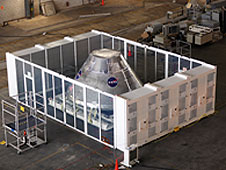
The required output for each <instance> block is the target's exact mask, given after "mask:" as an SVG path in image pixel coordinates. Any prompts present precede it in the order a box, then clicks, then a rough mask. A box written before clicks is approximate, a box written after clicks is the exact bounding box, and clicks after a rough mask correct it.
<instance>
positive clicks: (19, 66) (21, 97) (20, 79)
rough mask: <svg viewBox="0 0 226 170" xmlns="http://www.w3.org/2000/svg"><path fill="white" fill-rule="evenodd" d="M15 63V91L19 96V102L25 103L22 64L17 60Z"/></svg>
mask: <svg viewBox="0 0 226 170" xmlns="http://www.w3.org/2000/svg"><path fill="white" fill-rule="evenodd" d="M15 61H16V77H17V78H16V79H17V90H18V94H19V100H20V101H21V102H25V94H24V91H25V90H24V71H23V63H22V62H21V61H19V60H15Z"/></svg>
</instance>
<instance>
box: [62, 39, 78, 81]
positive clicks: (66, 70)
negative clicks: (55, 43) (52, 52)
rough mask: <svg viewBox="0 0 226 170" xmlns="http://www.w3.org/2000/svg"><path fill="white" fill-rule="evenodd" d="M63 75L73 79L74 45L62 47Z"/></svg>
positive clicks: (74, 72)
mask: <svg viewBox="0 0 226 170" xmlns="http://www.w3.org/2000/svg"><path fill="white" fill-rule="evenodd" d="M62 59H63V74H64V75H65V76H67V77H70V78H74V77H75V74H76V71H77V69H76V68H75V56H74V43H73V42H72V43H68V44H64V45H62Z"/></svg>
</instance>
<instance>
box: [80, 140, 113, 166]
mask: <svg viewBox="0 0 226 170" xmlns="http://www.w3.org/2000/svg"><path fill="white" fill-rule="evenodd" d="M77 144H78V145H80V146H82V147H83V148H86V149H87V150H89V151H91V152H94V153H96V154H97V155H99V156H101V157H103V158H104V159H107V160H108V161H110V162H112V163H114V161H113V160H112V159H110V158H108V157H106V156H104V155H103V154H101V153H99V152H97V151H96V150H94V149H91V148H90V147H88V146H86V145H83V144H81V143H80V142H78V143H77Z"/></svg>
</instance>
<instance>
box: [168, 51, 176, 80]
mask: <svg viewBox="0 0 226 170" xmlns="http://www.w3.org/2000/svg"><path fill="white" fill-rule="evenodd" d="M177 72H178V57H176V56H173V55H169V56H168V76H169V77H170V76H173V75H174V74H175V73H177Z"/></svg>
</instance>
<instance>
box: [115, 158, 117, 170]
mask: <svg viewBox="0 0 226 170" xmlns="http://www.w3.org/2000/svg"><path fill="white" fill-rule="evenodd" d="M115 170H118V159H116V161H115Z"/></svg>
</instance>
